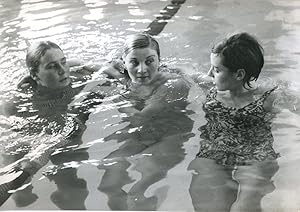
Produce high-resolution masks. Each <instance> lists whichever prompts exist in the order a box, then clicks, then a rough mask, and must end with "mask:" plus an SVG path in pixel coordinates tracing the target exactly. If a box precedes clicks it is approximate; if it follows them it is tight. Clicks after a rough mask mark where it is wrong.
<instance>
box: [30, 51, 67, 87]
mask: <svg viewBox="0 0 300 212" xmlns="http://www.w3.org/2000/svg"><path fill="white" fill-rule="evenodd" d="M34 79H35V80H36V82H37V84H38V85H41V86H44V87H48V88H51V89H57V88H62V87H65V86H67V85H69V84H70V82H71V79H70V68H69V66H68V64H67V61H66V57H65V56H64V53H63V52H62V51H61V50H60V49H56V48H51V49H48V50H47V51H46V53H45V54H44V55H43V56H42V57H41V60H40V65H39V67H38V72H37V73H36V75H35V76H34Z"/></svg>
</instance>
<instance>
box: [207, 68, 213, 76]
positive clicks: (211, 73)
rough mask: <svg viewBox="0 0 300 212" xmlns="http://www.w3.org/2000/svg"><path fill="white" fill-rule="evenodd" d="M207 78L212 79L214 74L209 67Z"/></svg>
mask: <svg viewBox="0 0 300 212" xmlns="http://www.w3.org/2000/svg"><path fill="white" fill-rule="evenodd" d="M207 76H209V77H214V73H213V67H210V69H209V70H208V72H207Z"/></svg>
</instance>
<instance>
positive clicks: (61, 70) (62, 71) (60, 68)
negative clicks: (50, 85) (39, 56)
mask: <svg viewBox="0 0 300 212" xmlns="http://www.w3.org/2000/svg"><path fill="white" fill-rule="evenodd" d="M57 68H58V70H57V73H58V74H59V75H64V74H65V72H66V67H65V66H64V65H62V64H58V66H57Z"/></svg>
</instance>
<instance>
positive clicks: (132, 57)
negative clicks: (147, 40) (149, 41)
mask: <svg viewBox="0 0 300 212" xmlns="http://www.w3.org/2000/svg"><path fill="white" fill-rule="evenodd" d="M124 61H125V66H126V69H127V70H128V74H129V77H130V79H131V80H132V82H134V83H138V84H143V85H146V84H149V83H151V82H152V80H153V79H154V77H155V76H156V74H157V73H158V67H159V58H158V54H157V52H156V50H154V49H151V48H149V47H147V48H140V49H133V50H132V51H130V52H129V53H128V54H127V55H126V56H125V57H124Z"/></svg>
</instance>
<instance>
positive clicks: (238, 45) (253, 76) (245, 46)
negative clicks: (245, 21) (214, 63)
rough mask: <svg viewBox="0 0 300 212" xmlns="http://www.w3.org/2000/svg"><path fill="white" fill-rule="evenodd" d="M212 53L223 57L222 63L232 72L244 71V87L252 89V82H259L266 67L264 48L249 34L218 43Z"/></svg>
mask: <svg viewBox="0 0 300 212" xmlns="http://www.w3.org/2000/svg"><path fill="white" fill-rule="evenodd" d="M211 52H212V53H214V54H218V55H222V57H223V59H222V63H223V65H224V66H225V67H227V68H228V69H229V70H230V71H232V72H236V71H237V70H239V69H244V70H245V72H246V74H245V77H244V79H243V83H244V84H243V85H244V87H245V84H247V85H248V86H249V87H251V85H250V82H251V81H254V80H257V79H258V76H259V74H260V72H261V69H262V67H263V65H264V56H263V48H262V46H261V45H260V44H259V43H258V41H257V40H256V39H255V38H254V37H253V36H251V35H249V34H248V33H245V32H243V33H238V34H235V35H232V36H230V37H229V38H225V39H224V40H223V41H221V42H219V43H217V44H216V45H215V46H214V47H213V48H212V50H211Z"/></svg>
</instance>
